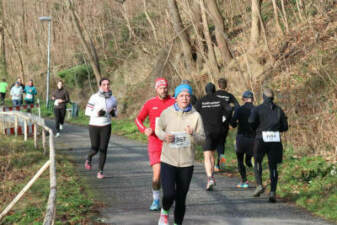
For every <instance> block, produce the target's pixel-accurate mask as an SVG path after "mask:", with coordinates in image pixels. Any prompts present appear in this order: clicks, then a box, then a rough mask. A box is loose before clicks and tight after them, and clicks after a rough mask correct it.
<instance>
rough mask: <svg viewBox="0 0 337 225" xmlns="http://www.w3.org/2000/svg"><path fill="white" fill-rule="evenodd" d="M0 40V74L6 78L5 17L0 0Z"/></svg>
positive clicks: (1, 0) (0, 0)
mask: <svg viewBox="0 0 337 225" xmlns="http://www.w3.org/2000/svg"><path fill="white" fill-rule="evenodd" d="M0 39H1V53H0V54H1V56H0V73H1V75H2V76H4V77H7V59H6V42H5V15H4V9H3V0H0Z"/></svg>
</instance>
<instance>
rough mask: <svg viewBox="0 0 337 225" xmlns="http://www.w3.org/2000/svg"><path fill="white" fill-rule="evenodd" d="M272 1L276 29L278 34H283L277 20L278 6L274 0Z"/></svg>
mask: <svg viewBox="0 0 337 225" xmlns="http://www.w3.org/2000/svg"><path fill="white" fill-rule="evenodd" d="M272 2H273V8H274V18H275V24H276V29H277V31H278V32H279V33H280V34H282V35H283V31H282V28H281V25H280V20H279V15H278V6H277V3H276V0H272Z"/></svg>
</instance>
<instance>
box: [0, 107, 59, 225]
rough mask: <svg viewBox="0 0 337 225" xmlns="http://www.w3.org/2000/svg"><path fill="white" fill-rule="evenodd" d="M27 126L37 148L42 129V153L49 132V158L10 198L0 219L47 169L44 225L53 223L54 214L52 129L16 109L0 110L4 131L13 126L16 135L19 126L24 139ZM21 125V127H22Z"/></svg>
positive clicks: (54, 187) (41, 120)
mask: <svg viewBox="0 0 337 225" xmlns="http://www.w3.org/2000/svg"><path fill="white" fill-rule="evenodd" d="M29 126H31V127H32V131H33V137H34V147H35V148H37V145H38V143H37V142H38V139H37V133H38V129H39V128H40V129H41V131H42V147H43V149H44V154H46V152H47V148H46V143H47V141H46V134H47V132H48V133H49V160H48V161H47V162H46V163H45V164H44V165H43V166H42V167H41V169H39V171H38V172H37V173H36V174H35V175H34V177H33V178H32V179H31V180H30V181H29V182H28V183H27V184H26V186H25V187H24V188H23V189H22V190H21V191H20V193H19V194H18V195H17V196H16V197H15V198H14V199H13V200H12V202H11V203H10V204H9V205H8V206H7V207H6V208H5V209H4V210H3V211H2V212H1V214H0V221H1V220H2V219H3V218H4V217H5V216H6V215H7V213H8V212H9V211H10V210H11V209H12V208H13V206H14V205H15V204H16V203H17V202H18V201H19V200H20V199H21V197H22V196H23V195H24V194H25V192H26V191H27V190H29V188H30V187H31V186H32V185H33V184H34V183H35V181H36V180H37V179H38V178H39V177H40V176H41V174H42V173H43V172H44V171H46V170H47V168H48V167H49V170H50V172H49V173H50V192H49V198H48V202H47V208H46V214H45V217H44V221H43V224H44V225H53V224H54V222H55V215H56V205H55V202H56V166H55V147H54V135H53V131H52V129H50V128H49V127H47V126H46V125H45V122H44V119H42V118H40V117H38V116H35V115H32V114H28V113H23V112H18V111H11V112H0V129H1V132H4V133H5V130H6V129H8V128H12V127H14V130H15V135H18V131H19V129H20V128H21V130H22V133H23V135H24V140H25V141H26V140H27V138H28V134H29ZM22 127H23V128H22Z"/></svg>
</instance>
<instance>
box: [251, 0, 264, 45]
mask: <svg viewBox="0 0 337 225" xmlns="http://www.w3.org/2000/svg"><path fill="white" fill-rule="evenodd" d="M261 4H262V0H252V27H251V32H250V46H249V47H250V49H254V48H255V47H256V46H257V45H258V43H259V39H260V34H261V26H260V16H261Z"/></svg>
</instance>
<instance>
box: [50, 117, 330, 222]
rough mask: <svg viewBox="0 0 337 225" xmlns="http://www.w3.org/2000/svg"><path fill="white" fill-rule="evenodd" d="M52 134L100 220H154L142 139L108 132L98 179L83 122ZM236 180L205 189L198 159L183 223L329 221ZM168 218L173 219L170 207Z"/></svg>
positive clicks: (220, 179)
mask: <svg viewBox="0 0 337 225" xmlns="http://www.w3.org/2000/svg"><path fill="white" fill-rule="evenodd" d="M47 124H48V125H50V126H51V127H52V126H53V122H52V121H47ZM55 140H56V142H55V143H56V149H57V152H59V153H62V154H68V155H69V156H71V157H72V159H73V160H74V162H75V164H76V168H77V170H78V173H79V175H80V176H81V177H83V179H84V180H85V182H88V184H89V186H90V187H91V188H92V189H93V190H94V193H95V199H96V200H97V201H100V202H103V203H104V208H102V209H100V218H99V220H100V221H102V222H104V223H105V224H111V225H156V224H157V223H158V218H159V212H150V211H149V210H148V208H149V205H150V204H151V202H152V192H151V177H152V174H151V168H150V166H149V163H148V157H147V146H146V145H145V144H143V143H140V142H137V141H133V140H129V139H126V138H124V137H119V136H112V137H111V139H110V144H109V148H108V155H107V161H106V165H105V169H104V175H105V178H104V179H102V180H98V179H97V178H96V173H97V163H98V154H97V155H96V156H95V157H94V159H93V170H91V171H86V170H85V169H84V161H85V158H86V154H87V153H88V151H89V148H90V140H89V133H88V129H87V127H81V126H74V125H69V124H66V125H65V126H64V130H63V131H62V132H61V136H60V137H58V138H56V139H55ZM266 169H267V168H266ZM281 176H282V174H281ZM238 182H239V178H230V177H227V176H222V175H216V183H217V184H216V186H215V189H214V191H213V192H206V191H205V185H206V176H205V173H204V169H203V166H202V165H201V164H200V163H196V165H195V168H194V174H193V179H192V183H191V186H190V191H189V193H188V196H187V203H186V204H187V208H186V214H185V220H184V225H215V224H217V225H284V224H289V225H328V224H332V223H329V222H326V221H324V220H322V219H320V218H318V217H315V216H313V215H311V214H310V213H308V212H307V211H305V210H303V209H300V208H298V207H296V206H294V205H293V204H289V203H287V202H284V201H282V200H278V202H277V203H275V204H273V203H269V202H268V195H267V193H266V194H264V195H261V197H259V198H254V197H252V193H253V191H254V189H255V186H254V185H253V184H252V185H251V187H250V188H248V189H246V190H240V189H238V188H236V187H235V185H236V184H237V183H238ZM58 185H62V184H58ZM172 212H173V210H172ZM170 224H173V213H171V215H170Z"/></svg>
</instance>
